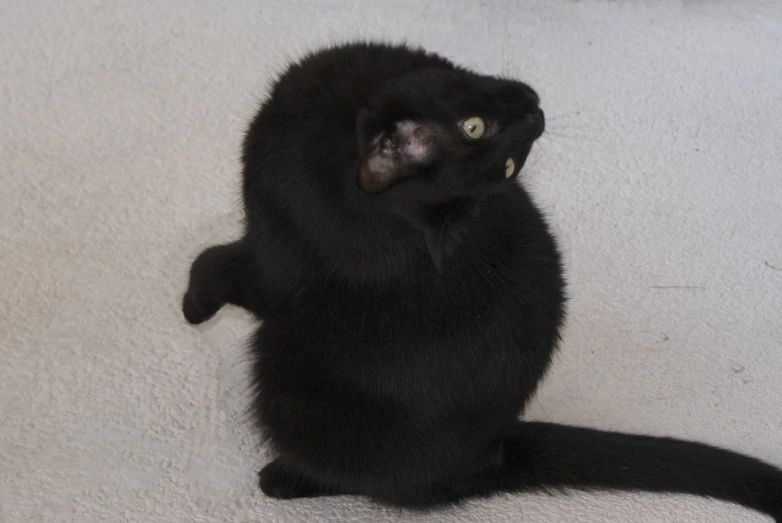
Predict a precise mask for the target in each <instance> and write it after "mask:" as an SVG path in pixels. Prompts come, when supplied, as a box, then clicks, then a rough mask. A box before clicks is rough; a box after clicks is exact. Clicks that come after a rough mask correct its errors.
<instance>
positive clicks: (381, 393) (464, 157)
mask: <svg viewBox="0 0 782 523" xmlns="http://www.w3.org/2000/svg"><path fill="white" fill-rule="evenodd" d="M538 102H539V100H538V97H537V95H536V94H535V93H534V91H533V90H532V89H530V88H529V87H528V86H526V85H524V84H522V83H519V82H515V81H511V80H506V79H498V78H492V77H486V76H479V75H476V74H474V73H471V72H468V71H466V70H464V69H462V68H459V67H457V66H454V65H453V64H451V63H450V62H448V61H446V60H445V59H443V58H440V57H437V56H435V55H431V54H427V53H425V52H423V51H420V50H410V49H407V48H403V47H392V46H384V45H376V44H355V45H348V46H340V47H335V48H331V49H328V50H325V51H321V52H319V53H316V54H311V55H309V56H307V57H306V58H305V59H304V60H303V61H301V62H300V63H298V64H296V65H293V66H291V67H290V69H289V70H288V71H287V72H286V73H285V74H284V75H283V76H282V77H281V78H280V79H279V80H278V81H277V82H276V84H275V85H274V87H273V91H272V94H271V96H270V97H269V99H268V100H267V101H266V102H265V103H264V104H263V107H262V109H261V110H260V112H259V113H258V115H257V116H256V117H255V119H254V121H253V122H252V125H251V126H250V129H249V132H248V134H247V137H246V141H245V145H244V150H243V161H244V186H243V188H244V192H243V195H244V205H245V210H246V217H247V222H246V230H245V233H244V236H243V238H242V239H241V240H239V241H237V242H235V243H232V244H227V245H221V246H215V247H212V248H210V249H207V250H206V251H204V252H203V253H202V254H201V255H200V256H199V257H198V259H197V260H196V261H195V262H194V264H193V267H192V269H191V274H190V286H189V289H188V291H187V293H186V295H185V297H184V301H183V309H184V313H185V316H186V318H187V319H188V321H190V322H191V323H199V322H202V321H204V320H206V319H208V318H209V317H210V316H212V315H213V314H214V313H215V312H217V310H218V309H219V308H220V307H221V306H222V305H223V304H225V303H231V304H235V305H238V306H241V307H245V308H247V309H249V310H250V311H252V312H253V313H255V314H256V315H257V316H258V317H259V318H261V319H263V320H264V321H263V323H262V325H261V326H260V328H259V329H258V331H257V334H256V335H255V337H254V339H253V340H252V351H253V355H254V361H255V364H254V377H255V386H256V397H255V401H254V413H255V414H256V419H257V422H258V426H259V428H260V429H261V431H262V433H263V434H264V436H265V437H266V439H267V441H268V443H269V445H270V446H271V448H272V449H273V451H274V452H275V453H276V455H277V458H276V460H275V461H273V462H272V463H270V464H269V465H268V466H266V468H264V469H263V471H261V473H260V481H261V488H262V489H263V491H264V492H265V493H266V494H268V495H270V496H274V497H278V498H296V497H302V496H318V495H335V494H356V495H365V496H369V497H371V498H373V499H375V500H377V501H379V502H381V503H387V504H392V505H398V506H405V507H419V508H423V507H432V506H439V505H444V504H449V503H454V502H458V501H460V500H463V499H466V498H469V497H474V496H486V495H491V494H493V493H496V492H502V491H506V492H520V491H524V490H531V489H545V488H551V487H553V488H557V487H577V488H607V489H621V490H650V491H662V492H685V493H691V494H697V495H702V496H711V497H715V498H720V499H724V500H730V501H734V502H737V503H740V504H743V505H745V506H748V507H752V508H754V509H757V510H760V511H763V512H766V513H768V514H770V515H772V516H774V517H775V518H776V520H777V521H782V472H780V470H778V469H777V468H774V467H772V466H770V465H767V464H764V463H762V462H760V461H758V460H755V459H753V458H750V457H745V456H742V455H739V454H736V453H732V452H729V451H725V450H720V449H716V448H713V447H709V446H706V445H701V444H698V443H689V442H683V441H675V440H671V439H664V438H652V437H645V436H631V435H621V434H616V433H606V432H600V431H596V430H588V429H581V428H573V427H567V426H562V425H555V424H550V423H528V422H522V421H518V417H519V415H520V413H521V412H522V411H523V409H524V406H525V403H526V402H527V401H528V400H529V399H530V397H531V396H532V395H533V393H534V392H535V388H536V387H537V385H538V382H539V381H540V380H541V378H542V377H543V376H544V375H545V373H546V370H547V369H548V367H549V364H550V362H551V358H552V353H553V352H554V351H555V349H556V346H557V342H558V332H559V330H560V327H561V326H562V322H563V318H564V306H565V294H564V281H563V276H562V269H561V266H560V257H559V254H558V252H557V248H556V245H555V243H554V239H553V237H552V235H551V233H550V232H549V230H548V227H547V226H546V223H545V222H544V220H543V218H542V216H541V214H540V212H539V211H538V210H537V209H536V207H535V206H534V204H533V203H532V201H531V200H530V197H529V195H528V194H527V193H526V192H525V191H524V190H523V189H522V188H521V187H520V186H519V185H518V184H517V183H515V180H512V179H511V180H506V178H505V166H506V161H507V159H508V158H512V159H513V161H514V164H515V166H516V167H515V171H513V172H512V176H511V178H515V176H516V175H517V174H518V170H519V169H520V167H521V165H523V163H524V160H525V159H526V156H527V154H528V153H529V149H530V146H531V145H532V143H533V142H534V140H535V139H537V138H538V136H539V135H540V133H541V132H542V131H543V113H542V111H540V109H539V107H538ZM473 116H480V117H481V118H482V119H483V121H484V122H485V124H486V132H485V135H484V136H483V137H481V139H478V140H471V139H469V138H468V137H467V136H465V135H464V134H463V132H462V130H461V128H460V123H461V122H462V121H463V120H464V119H466V118H470V117H473ZM400 122H402V123H400Z"/></svg>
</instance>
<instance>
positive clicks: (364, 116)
mask: <svg viewBox="0 0 782 523" xmlns="http://www.w3.org/2000/svg"><path fill="white" fill-rule="evenodd" d="M376 120H377V117H376V116H375V113H373V112H371V111H369V110H367V109H360V110H359V111H358V116H357V117H356V139H357V140H358V143H357V145H358V155H359V157H362V158H363V157H364V155H365V154H366V151H367V146H368V145H369V141H370V140H371V139H372V136H373V135H374V134H375V125H376V123H375V122H376Z"/></svg>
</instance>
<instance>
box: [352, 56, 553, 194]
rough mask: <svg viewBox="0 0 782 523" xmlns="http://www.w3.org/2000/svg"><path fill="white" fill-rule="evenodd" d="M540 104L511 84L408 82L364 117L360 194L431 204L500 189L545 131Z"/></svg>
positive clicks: (429, 76) (458, 76) (441, 74)
mask: <svg viewBox="0 0 782 523" xmlns="http://www.w3.org/2000/svg"><path fill="white" fill-rule="evenodd" d="M538 103H539V98H538V95H537V94H536V93H535V91H533V90H532V89H531V88H530V87H529V86H527V85H525V84H523V83H520V82H516V81H513V80H507V79H499V78H494V77H487V76H479V75H475V74H472V73H469V72H466V71H463V70H455V71H451V70H447V69H426V70H421V71H416V72H413V73H410V74H408V75H405V76H404V77H402V78H400V79H399V80H396V81H394V82H391V83H390V84H389V85H388V86H387V87H386V88H385V89H384V90H382V91H381V92H379V93H377V95H376V96H375V97H374V98H373V99H372V101H371V103H370V104H369V106H368V107H367V108H366V109H365V110H362V111H361V113H360V114H359V116H358V120H357V122H356V130H357V135H358V149H359V154H360V163H359V172H358V184H359V187H360V188H361V189H362V190H363V191H364V192H366V193H381V192H386V191H390V190H392V189H393V190H394V191H395V192H399V193H400V194H407V195H415V196H418V197H422V198H424V199H431V200H442V199H448V198H453V197H459V196H480V195H481V194H484V193H487V192H492V191H496V190H498V189H501V188H502V187H503V185H504V184H507V183H510V182H509V180H510V179H512V178H515V177H516V176H517V175H518V173H519V170H520V169H521V167H522V166H523V165H524V162H525V161H526V159H527V156H528V155H529V152H530V148H531V146H532V143H533V142H534V141H535V140H536V139H537V138H538V137H539V136H540V135H541V133H542V132H543V128H544V117H543V111H541V109H540V107H539V106H538Z"/></svg>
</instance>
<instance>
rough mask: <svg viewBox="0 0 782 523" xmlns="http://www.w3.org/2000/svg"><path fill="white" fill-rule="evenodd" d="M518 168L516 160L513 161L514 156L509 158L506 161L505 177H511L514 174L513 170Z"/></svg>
mask: <svg viewBox="0 0 782 523" xmlns="http://www.w3.org/2000/svg"><path fill="white" fill-rule="evenodd" d="M515 170H516V162H514V161H513V158H508V159H507V160H506V161H505V178H510V177H511V176H513V171H515Z"/></svg>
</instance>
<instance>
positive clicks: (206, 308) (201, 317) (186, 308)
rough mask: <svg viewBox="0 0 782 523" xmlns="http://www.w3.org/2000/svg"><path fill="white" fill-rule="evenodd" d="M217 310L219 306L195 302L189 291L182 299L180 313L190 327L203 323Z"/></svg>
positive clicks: (202, 301)
mask: <svg viewBox="0 0 782 523" xmlns="http://www.w3.org/2000/svg"><path fill="white" fill-rule="evenodd" d="M219 309H220V305H219V304H216V303H211V302H206V301H204V300H197V299H196V298H195V297H194V296H193V293H192V292H190V291H188V292H187V294H185V296H184V297H183V298H182V313H183V314H184V315H185V319H186V320H187V322H188V323H190V324H191V325H198V324H199V323H203V322H205V321H206V320H208V319H209V318H211V317H212V316H214V315H215V314H216V313H217V311H218V310H219Z"/></svg>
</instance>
